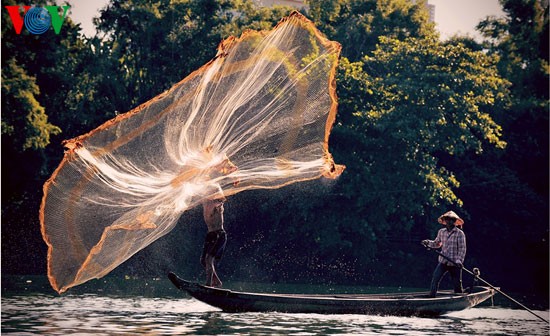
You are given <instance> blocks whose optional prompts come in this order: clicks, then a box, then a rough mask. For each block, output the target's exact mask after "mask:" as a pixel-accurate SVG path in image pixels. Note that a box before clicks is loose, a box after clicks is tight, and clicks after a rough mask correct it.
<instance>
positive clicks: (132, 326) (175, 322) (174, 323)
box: [2, 295, 550, 335]
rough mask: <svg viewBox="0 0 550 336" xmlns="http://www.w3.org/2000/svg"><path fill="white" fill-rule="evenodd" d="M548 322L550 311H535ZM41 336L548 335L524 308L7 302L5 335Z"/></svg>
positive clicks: (68, 299)
mask: <svg viewBox="0 0 550 336" xmlns="http://www.w3.org/2000/svg"><path fill="white" fill-rule="evenodd" d="M536 313H538V314H540V315H541V316H545V317H546V318H548V311H546V312H543V311H536ZM13 332H15V333H18V334H44V335H68V334H79V335H92V334H93V335H136V334H147V335H220V334H224V335H274V334H275V335H320V334H325V335H336V334H339V335H342V334H361V335H376V334H378V335H380V334H383V335H389V334H391V335H404V334H406V335H441V334H455V335H458V334H460V335H463V334H474V335H548V334H549V332H550V328H549V326H548V324H546V323H544V322H542V321H541V320H538V319H537V318H536V317H534V316H533V315H531V314H529V313H528V312H527V311H523V310H515V309H508V308H498V307H488V308H473V309H469V310H465V311H462V312H457V313H452V314H449V315H446V316H443V317H440V318H437V319H431V318H412V317H392V316H368V315H321V314H283V313H241V314H229V313H224V312H221V311H219V310H217V309H216V308H213V307H210V306H208V305H206V304H203V303H201V302H199V301H196V300H194V299H175V298H143V297H106V296H97V295H73V296H71V295H68V296H62V297H57V296H48V295H21V296H13V297H8V298H2V333H13Z"/></svg>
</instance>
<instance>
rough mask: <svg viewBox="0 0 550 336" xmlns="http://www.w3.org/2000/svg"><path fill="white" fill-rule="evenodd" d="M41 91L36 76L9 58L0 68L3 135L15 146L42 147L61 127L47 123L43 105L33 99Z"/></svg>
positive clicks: (19, 148)
mask: <svg viewBox="0 0 550 336" xmlns="http://www.w3.org/2000/svg"><path fill="white" fill-rule="evenodd" d="M39 93H40V91H39V89H38V85H36V79H35V78H34V77H31V76H29V75H28V74H27V73H26V72H25V70H24V69H23V68H21V67H20V66H18V65H17V64H16V61H15V60H14V59H10V60H9V61H8V63H7V65H6V67H4V68H3V70H2V103H3V104H2V105H3V106H2V107H3V110H4V115H3V117H2V137H3V138H4V141H7V140H8V139H6V138H7V137H9V138H10V140H11V141H9V142H10V143H12V144H13V145H14V146H15V148H17V149H18V150H20V151H24V150H27V149H44V148H45V147H46V146H47V145H48V144H49V143H50V136H51V135H55V134H59V133H60V132H61V129H60V128H59V127H57V126H55V125H52V124H51V123H49V122H48V116H47V115H46V113H45V111H44V107H43V106H41V105H40V103H39V102H38V101H37V100H36V96H37V95H38V94H39Z"/></svg>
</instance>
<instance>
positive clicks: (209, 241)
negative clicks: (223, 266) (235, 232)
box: [201, 230, 227, 266]
mask: <svg viewBox="0 0 550 336" xmlns="http://www.w3.org/2000/svg"><path fill="white" fill-rule="evenodd" d="M226 243H227V234H226V233H225V231H224V230H217V231H212V232H208V233H207V234H206V238H205V239H204V246H203V248H202V255H201V264H202V265H203V266H205V259H206V255H210V256H213V257H214V259H216V261H218V260H220V259H221V258H222V255H223V251H224V250H225V244H226Z"/></svg>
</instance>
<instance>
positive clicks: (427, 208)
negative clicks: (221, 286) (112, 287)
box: [1, 0, 549, 300]
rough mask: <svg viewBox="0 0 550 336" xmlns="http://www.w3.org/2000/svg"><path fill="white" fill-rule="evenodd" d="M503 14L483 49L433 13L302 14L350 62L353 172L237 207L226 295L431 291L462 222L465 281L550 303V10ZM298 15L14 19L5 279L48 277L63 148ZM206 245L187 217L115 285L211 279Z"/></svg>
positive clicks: (226, 10) (260, 194) (370, 7)
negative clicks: (447, 219) (448, 238)
mask: <svg viewBox="0 0 550 336" xmlns="http://www.w3.org/2000/svg"><path fill="white" fill-rule="evenodd" d="M15 4H18V3H17V2H16V1H15V0H8V1H3V2H2V5H3V6H5V5H15ZM501 4H502V8H503V10H504V12H505V14H506V15H505V17H503V18H494V17H488V18H487V19H486V20H483V21H482V22H480V23H479V25H478V27H477V29H478V30H479V31H480V32H481V33H482V35H483V36H484V39H483V41H482V42H479V41H476V40H474V39H472V38H471V37H468V36H455V37H453V38H450V39H449V40H446V41H441V40H440V38H439V35H438V33H437V31H436V30H435V27H434V25H433V24H431V23H429V22H428V16H427V13H426V12H425V11H424V9H423V6H422V2H420V1H419V4H417V5H414V4H412V2H409V1H398V0H360V1H359V0H325V1H317V0H315V1H314V0H312V1H309V10H308V11H304V14H305V15H306V16H307V17H309V18H310V19H311V20H312V21H314V22H315V24H316V25H317V27H318V28H319V29H320V30H321V31H322V32H323V33H325V34H326V35H327V36H328V37H329V38H330V39H332V40H336V41H339V42H340V43H341V44H342V46H343V49H342V55H341V56H342V57H341V60H340V66H339V69H338V78H337V90H338V96H339V109H338V118H337V122H336V124H335V126H334V129H333V132H332V134H331V138H330V148H331V152H332V153H333V155H334V157H335V161H336V162H337V163H342V164H345V165H346V166H347V169H346V170H345V172H344V173H343V175H342V176H341V177H340V178H339V179H338V180H336V181H327V180H317V181H312V182H307V183H299V184H295V185H292V186H288V187H285V188H282V189H279V190H275V191H248V192H243V193H241V194H238V195H235V196H233V197H231V199H230V200H229V202H228V203H227V205H226V215H227V216H226V223H227V224H226V226H227V230H228V233H229V237H230V239H229V243H228V248H227V251H226V255H225V257H224V260H223V263H222V264H221V265H220V275H221V277H222V279H224V280H234V281H250V282H253V281H257V282H287V283H291V282H299V283H312V284H313V283H315V284H363V285H376V286H409V287H413V286H418V287H425V286H427V285H428V283H429V280H430V277H431V272H432V270H433V267H434V266H435V263H436V257H435V254H434V253H433V252H427V251H425V250H424V249H423V248H422V247H421V246H420V243H419V242H420V240H422V239H425V238H432V239H433V238H434V237H435V234H436V231H437V230H438V229H439V228H440V224H438V223H437V221H436V220H437V217H438V216H439V215H441V214H442V213H443V212H445V211H447V210H454V211H455V212H457V213H458V214H459V215H460V216H462V217H463V218H464V219H465V221H466V224H465V226H464V230H465V233H466V236H467V241H468V255H467V260H466V262H465V265H466V266H467V267H469V268H471V267H474V266H476V267H480V268H481V270H482V272H483V273H482V275H484V276H485V277H484V278H485V279H486V280H492V282H494V283H495V284H497V285H499V286H501V287H502V289H503V290H512V291H516V292H518V291H521V292H525V293H530V294H532V295H537V296H540V297H542V298H545V299H546V300H547V298H548V273H549V259H548V248H549V245H548V226H549V224H548V220H549V216H548V215H549V209H548V200H549V198H548V197H549V195H548V181H549V177H548V152H549V151H548V140H549V139H548V126H549V124H548V92H549V91H548V90H549V88H548V40H549V36H548V2H547V1H546V0H502V1H501ZM290 11H291V9H290V8H285V7H274V8H257V7H254V6H253V5H252V3H251V2H249V1H240V0H234V1H232V0H196V1H190V0H189V1H168V0H156V1H154V0H148V1H146V0H130V1H120V0H111V2H110V3H109V4H108V6H106V7H105V8H104V9H103V10H102V11H101V15H100V17H99V18H98V19H97V20H96V22H95V23H96V27H97V29H98V33H97V35H95V36H94V37H91V38H87V37H84V36H83V35H82V34H81V32H80V28H79V26H78V25H76V24H74V23H73V22H72V21H71V20H70V15H69V18H68V19H66V20H65V22H64V24H63V26H62V29H61V33H60V34H59V35H56V34H54V33H53V31H50V32H47V33H45V34H43V35H37V36H35V35H30V34H29V33H28V32H27V31H26V29H23V32H22V33H21V35H16V34H15V32H14V29H13V27H12V25H11V20H10V19H9V17H8V13H7V11H6V10H5V9H4V8H3V9H2V41H1V42H2V125H1V126H2V258H1V259H2V274H3V275H6V274H11V275H13V274H45V272H46V245H45V244H44V243H43V241H42V238H41V234H40V225H39V221H38V209H39V205H40V201H41V198H42V185H43V184H44V182H45V181H46V179H47V178H48V177H49V176H50V175H51V173H52V172H53V170H54V169H55V167H56V166H57V165H58V164H59V162H60V161H61V158H62V155H63V147H62V145H61V141H62V140H64V139H70V138H72V137H75V136H77V135H80V134H82V133H85V132H88V131H90V130H92V129H93V128H95V127H97V126H99V125H100V124H102V123H103V122H105V121H107V120H109V119H110V118H112V117H114V116H115V115H117V114H119V113H124V112H126V111H128V110H130V109H132V108H133V107H135V106H137V105H138V104H140V103H143V102H145V101H147V100H149V99H150V98H152V97H154V96H155V95H157V94H159V93H161V92H162V91H164V90H166V89H168V88H169V87H171V86H172V85H173V84H174V83H176V82H178V81H179V80H181V79H182V78H184V77H185V76H186V75H188V74H189V73H190V72H192V71H193V70H195V69H197V68H198V67H200V66H201V65H203V64H204V63H206V62H207V61H209V60H210V59H211V58H213V57H214V55H215V52H216V47H217V45H218V43H219V42H220V41H221V40H222V39H224V38H226V37H228V36H230V35H237V36H238V35H239V34H240V33H241V32H242V31H243V30H244V29H248V28H250V29H270V28H272V27H273V26H274V24H276V23H277V22H278V21H279V20H280V19H281V18H282V17H283V16H286V15H287V14H289V13H290ZM204 231H205V227H204V224H203V223H202V219H201V214H200V209H192V210H191V211H189V212H187V213H185V214H184V215H183V216H182V218H181V220H180V223H179V225H178V226H177V227H176V229H174V231H172V232H171V233H170V234H168V235H167V236H165V237H163V238H162V239H160V240H158V241H157V242H155V243H153V244H152V245H151V246H149V247H148V248H146V249H145V250H143V251H141V252H139V253H138V254H136V255H135V256H134V257H132V258H131V259H130V260H128V261H127V262H126V263H124V264H123V265H121V266H120V267H119V268H117V269H116V270H115V271H114V272H113V273H112V275H114V276H124V275H127V276H134V277H146V276H151V275H156V276H164V274H165V272H166V271H167V270H176V271H178V272H179V273H180V274H182V275H183V276H185V277H188V278H199V277H202V275H201V269H200V266H199V264H198V257H199V254H200V248H201V246H202V239H203V236H204ZM3 284H4V286H3V287H5V286H6V282H4V283H3ZM8 284H9V282H8Z"/></svg>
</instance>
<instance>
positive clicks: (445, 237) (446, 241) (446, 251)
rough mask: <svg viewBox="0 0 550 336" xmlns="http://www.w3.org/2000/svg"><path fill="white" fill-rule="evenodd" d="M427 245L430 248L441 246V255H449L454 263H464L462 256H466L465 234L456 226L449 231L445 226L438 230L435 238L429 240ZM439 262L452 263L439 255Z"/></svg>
mask: <svg viewBox="0 0 550 336" xmlns="http://www.w3.org/2000/svg"><path fill="white" fill-rule="evenodd" d="M428 246H429V247H431V248H440V247H441V253H442V254H443V255H445V256H447V257H449V259H451V260H453V261H454V262H455V263H461V264H463V263H464V257H466V235H465V234H464V232H462V230H460V229H459V228H457V227H456V226H455V227H454V228H453V229H452V230H451V231H447V228H443V229H441V230H439V231H438V232H437V237H436V238H435V240H430V241H429V243H428ZM439 262H440V263H442V264H446V265H452V263H451V262H450V261H448V260H447V259H445V258H443V257H442V256H439ZM452 266H454V265H452Z"/></svg>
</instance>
